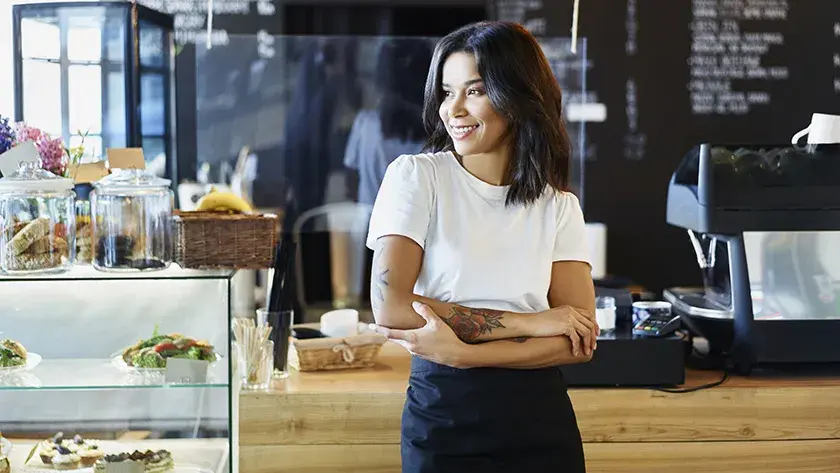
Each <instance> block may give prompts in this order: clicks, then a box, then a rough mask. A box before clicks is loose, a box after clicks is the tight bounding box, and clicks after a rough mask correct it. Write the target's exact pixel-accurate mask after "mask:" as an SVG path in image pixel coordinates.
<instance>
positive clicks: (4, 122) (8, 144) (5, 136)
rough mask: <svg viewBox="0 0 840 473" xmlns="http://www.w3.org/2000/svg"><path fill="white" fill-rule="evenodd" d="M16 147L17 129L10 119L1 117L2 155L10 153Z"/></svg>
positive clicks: (0, 140)
mask: <svg viewBox="0 0 840 473" xmlns="http://www.w3.org/2000/svg"><path fill="white" fill-rule="evenodd" d="M14 145H15V129H14V128H13V127H12V125H10V124H9V119H8V118H6V117H3V116H2V115H0V154H3V153H5V152H6V151H9V150H10V149H11V148H12V147H13V146H14Z"/></svg>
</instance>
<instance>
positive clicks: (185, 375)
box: [165, 358, 210, 384]
mask: <svg viewBox="0 0 840 473" xmlns="http://www.w3.org/2000/svg"><path fill="white" fill-rule="evenodd" d="M209 367H210V363H208V362H206V361H202V360H188V359H185V358H169V359H167V360H166V378H165V381H166V382H167V383H176V384H203V383H206V382H207V370H208V368H209Z"/></svg>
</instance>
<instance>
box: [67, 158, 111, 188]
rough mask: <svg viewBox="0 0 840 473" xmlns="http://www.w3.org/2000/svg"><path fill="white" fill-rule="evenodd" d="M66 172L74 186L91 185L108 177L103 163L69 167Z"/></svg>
mask: <svg viewBox="0 0 840 473" xmlns="http://www.w3.org/2000/svg"><path fill="white" fill-rule="evenodd" d="M68 171H69V175H70V177H71V178H73V182H74V183H75V184H89V183H93V182H96V181H98V180H100V179H102V178H103V177H105V176H107V175H108V168H106V167H105V161H97V162H95V163H83V164H78V165H70V168H69V169H68Z"/></svg>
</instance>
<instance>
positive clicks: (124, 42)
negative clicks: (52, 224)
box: [13, 1, 177, 179]
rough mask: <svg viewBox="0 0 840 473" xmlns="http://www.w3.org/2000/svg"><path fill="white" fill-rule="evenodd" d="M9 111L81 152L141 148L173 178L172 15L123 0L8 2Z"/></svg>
mask: <svg viewBox="0 0 840 473" xmlns="http://www.w3.org/2000/svg"><path fill="white" fill-rule="evenodd" d="M13 18H14V20H13V33H14V35H13V38H14V67H15V90H17V91H18V93H17V94H15V116H16V120H18V121H26V122H27V123H30V124H31V125H33V126H36V127H38V128H41V129H43V130H45V131H46V132H48V133H50V134H51V135H52V136H61V137H62V138H63V139H64V142H65V143H68V144H69V145H70V146H71V147H72V146H76V145H78V144H79V143H80V142H81V141H82V139H83V138H84V144H85V148H86V154H87V155H88V156H89V157H90V158H101V157H102V156H103V155H104V150H105V149H107V148H125V147H142V148H143V151H144V154H145V156H146V160H147V161H148V162H149V166H148V167H149V168H150V169H155V170H157V171H156V172H157V174H159V175H160V176H162V177H167V178H169V179H176V178H177V176H175V174H176V170H177V165H176V164H177V163H176V157H175V149H176V146H175V120H174V112H175V106H174V103H175V89H174V67H175V66H174V64H175V63H174V54H175V51H174V39H173V38H174V34H173V19H172V17H171V16H168V15H164V14H162V13H159V12H157V11H154V10H151V9H149V8H146V7H143V6H142V5H137V4H136V3H134V2H125V1H101V2H55V3H26V4H19V5H14V6H13Z"/></svg>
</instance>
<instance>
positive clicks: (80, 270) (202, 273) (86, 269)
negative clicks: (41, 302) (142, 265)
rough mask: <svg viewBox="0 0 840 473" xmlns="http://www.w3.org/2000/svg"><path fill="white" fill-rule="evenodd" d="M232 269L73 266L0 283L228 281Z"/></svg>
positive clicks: (2, 279)
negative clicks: (114, 270) (120, 269)
mask: <svg viewBox="0 0 840 473" xmlns="http://www.w3.org/2000/svg"><path fill="white" fill-rule="evenodd" d="M235 272H236V271H235V270H232V269H212V270H205V269H182V268H181V267H179V266H178V265H177V264H175V263H172V265H171V266H170V267H169V268H167V269H163V270H160V271H149V272H143V271H132V272H125V273H106V272H102V271H97V270H96V269H94V268H93V266H74V267H73V269H71V270H70V271H68V272H66V273H63V274H44V275H32V276H8V275H0V282H15V281H82V280H99V281H103V280H118V279H229V278H230V277H232V276H233V274H234V273H235Z"/></svg>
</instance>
